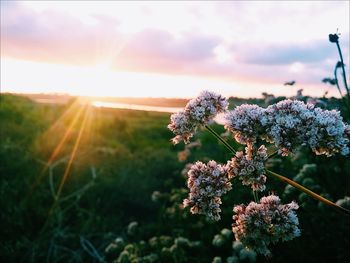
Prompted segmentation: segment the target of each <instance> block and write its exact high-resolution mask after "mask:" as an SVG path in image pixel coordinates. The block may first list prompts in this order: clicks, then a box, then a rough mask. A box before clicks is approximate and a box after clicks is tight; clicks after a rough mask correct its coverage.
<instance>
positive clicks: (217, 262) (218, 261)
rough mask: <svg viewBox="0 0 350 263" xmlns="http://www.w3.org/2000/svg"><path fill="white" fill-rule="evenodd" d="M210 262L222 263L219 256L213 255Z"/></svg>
mask: <svg viewBox="0 0 350 263" xmlns="http://www.w3.org/2000/svg"><path fill="white" fill-rule="evenodd" d="M212 263H222V259H221V257H215V258H213V261H212Z"/></svg>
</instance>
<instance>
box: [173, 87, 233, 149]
mask: <svg viewBox="0 0 350 263" xmlns="http://www.w3.org/2000/svg"><path fill="white" fill-rule="evenodd" d="M227 107H228V101H227V100H226V99H225V98H224V97H222V96H221V95H218V94H216V93H213V92H209V91H203V92H201V93H200V95H199V96H198V97H197V98H195V99H192V100H190V101H189V102H188V103H187V105H186V107H185V109H184V110H183V111H181V112H178V113H174V114H172V115H171V117H170V124H169V125H168V128H169V129H170V130H171V131H172V132H173V133H174V134H175V135H176V136H175V137H174V138H173V139H172V141H173V143H174V144H177V143H179V142H180V141H181V140H183V141H184V142H185V143H189V140H190V138H191V137H192V136H193V135H194V133H195V132H196V130H197V128H198V127H199V126H201V125H205V124H207V123H208V122H210V121H211V120H212V119H214V117H215V116H216V115H217V114H218V113H221V112H225V111H226V110H227Z"/></svg>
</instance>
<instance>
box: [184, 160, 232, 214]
mask: <svg viewBox="0 0 350 263" xmlns="http://www.w3.org/2000/svg"><path fill="white" fill-rule="evenodd" d="M187 186H188V188H189V189H190V193H189V197H188V198H187V199H185V200H184V202H183V204H184V207H186V206H190V207H191V213H192V214H205V215H207V216H208V217H209V218H210V219H212V220H219V219H220V212H221V209H220V204H221V196H222V195H223V194H225V193H226V192H228V191H229V190H231V183H230V182H229V178H228V175H227V171H226V167H225V166H223V165H220V164H217V163H216V162H215V161H209V162H208V163H207V164H204V163H202V162H196V163H195V164H194V165H192V167H191V168H190V170H189V171H188V180H187Z"/></svg>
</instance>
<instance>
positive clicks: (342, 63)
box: [336, 41, 350, 98]
mask: <svg viewBox="0 0 350 263" xmlns="http://www.w3.org/2000/svg"><path fill="white" fill-rule="evenodd" d="M336 44H337V48H338V52H339V57H340V62H341V68H342V72H343V80H344V86H345V89H346V93H347V95H348V98H350V92H349V87H348V83H347V81H346V74H345V68H344V61H343V55H342V52H341V49H340V46H339V41H337V42H336Z"/></svg>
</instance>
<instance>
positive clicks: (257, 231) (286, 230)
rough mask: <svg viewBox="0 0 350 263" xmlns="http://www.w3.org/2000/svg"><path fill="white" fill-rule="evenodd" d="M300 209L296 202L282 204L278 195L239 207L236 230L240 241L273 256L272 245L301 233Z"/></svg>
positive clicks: (234, 227) (235, 224)
mask: <svg viewBox="0 0 350 263" xmlns="http://www.w3.org/2000/svg"><path fill="white" fill-rule="evenodd" d="M298 208H299V206H298V205H297V204H296V203H295V202H291V203H289V204H286V205H283V204H281V201H280V198H279V197H278V196H275V195H270V196H266V197H263V198H261V199H260V203H255V202H250V203H249V205H247V206H245V205H238V206H235V207H234V208H233V211H234V212H235V213H236V214H235V215H234V216H233V220H234V223H233V225H232V231H233V233H234V234H235V238H236V240H239V241H241V242H242V243H243V245H245V246H246V247H248V248H250V249H253V250H255V251H256V252H257V253H260V254H263V255H270V254H271V251H270V250H269V248H268V246H269V245H270V244H274V243H276V242H278V241H279V240H281V241H288V240H291V239H293V238H295V237H298V236H300V229H299V227H298V225H299V220H298V217H297V215H296V213H295V211H294V210H297V209H298Z"/></svg>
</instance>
